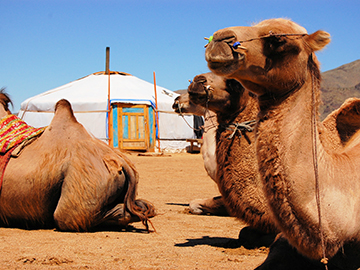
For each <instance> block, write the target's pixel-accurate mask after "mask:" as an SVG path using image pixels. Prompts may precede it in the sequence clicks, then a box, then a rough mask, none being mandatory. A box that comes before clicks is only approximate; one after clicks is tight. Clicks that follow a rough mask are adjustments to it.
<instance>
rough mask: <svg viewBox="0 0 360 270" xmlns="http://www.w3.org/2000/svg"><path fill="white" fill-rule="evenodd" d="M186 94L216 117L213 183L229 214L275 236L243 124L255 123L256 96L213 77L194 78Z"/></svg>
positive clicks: (247, 130)
mask: <svg viewBox="0 0 360 270" xmlns="http://www.w3.org/2000/svg"><path fill="white" fill-rule="evenodd" d="M188 93H189V97H190V100H191V101H192V102H193V103H195V104H198V105H200V106H203V107H204V108H206V107H207V108H209V110H212V111H214V112H215V113H216V116H217V121H218V128H217V132H216V159H217V166H218V167H217V174H216V182H217V184H218V187H219V190H220V192H221V195H222V197H223V200H224V203H225V205H226V206H227V209H228V211H229V212H230V214H231V215H232V216H235V217H237V218H239V219H241V220H244V221H245V222H246V223H247V224H249V225H250V226H251V227H252V228H255V229H257V230H259V231H261V232H264V233H275V232H277V229H276V227H275V223H274V221H273V219H272V217H271V212H270V211H269V209H268V207H267V204H266V199H265V196H264V192H263V190H262V188H261V186H262V182H261V179H260V175H259V173H258V166H257V161H256V156H255V146H254V141H255V140H254V136H255V135H254V132H251V130H252V127H251V124H247V126H246V124H244V123H246V122H247V121H254V120H255V119H256V115H257V112H258V111H259V108H258V102H257V99H256V97H255V95H253V94H250V93H249V92H248V91H247V90H245V89H244V88H243V87H242V85H241V84H240V83H239V82H237V81H235V80H227V79H225V78H223V77H220V76H217V75H215V74H213V73H205V74H201V75H198V76H196V77H195V78H194V80H193V82H192V83H191V84H190V86H189V87H188ZM241 124H242V126H241ZM254 124H255V123H254ZM236 125H238V127H236Z"/></svg>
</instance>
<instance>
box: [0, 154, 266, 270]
mask: <svg viewBox="0 0 360 270" xmlns="http://www.w3.org/2000/svg"><path fill="white" fill-rule="evenodd" d="M129 158H130V159H131V160H132V161H133V162H134V163H135V165H136V167H137V169H138V171H139V173H140V183H139V188H138V198H144V199H147V200H149V201H151V202H152V203H153V204H154V205H155V206H156V208H157V211H158V213H159V215H158V216H156V217H155V218H153V219H152V223H153V225H154V227H155V229H156V232H155V233H146V232H145V231H144V226H143V225H142V224H141V223H134V224H132V226H131V227H130V228H129V229H128V230H127V231H125V230H123V231H99V232H94V233H65V232H59V231H56V230H20V229H8V228H0V269H60V268H61V269H139V270H140V269H184V270H185V269H242V270H250V269H254V268H255V267H256V266H258V265H259V264H261V263H262V262H263V261H264V259H265V257H266V255H267V252H268V249H266V248H260V249H253V250H248V249H245V248H244V247H236V248H235V247H234V245H232V244H231V243H233V242H234V241H235V239H237V238H238V234H239V231H240V229H241V228H243V227H244V226H245V224H243V223H241V222H240V221H238V220H236V219H235V218H232V217H217V216H195V215H191V214H189V212H188V204H189V202H190V201H191V200H192V199H197V198H209V197H213V196H216V195H219V191H218V190H217V187H216V185H215V183H214V182H213V181H212V180H211V179H210V178H209V177H208V176H207V174H206V171H205V169H204V166H203V161H202V157H201V155H200V154H189V153H182V154H169V155H163V156H138V155H137V154H136V153H131V154H129Z"/></svg>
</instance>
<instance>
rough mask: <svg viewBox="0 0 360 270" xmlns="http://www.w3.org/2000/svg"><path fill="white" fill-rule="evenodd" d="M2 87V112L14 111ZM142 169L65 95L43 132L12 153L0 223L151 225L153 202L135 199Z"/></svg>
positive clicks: (86, 227) (78, 227) (67, 227)
mask: <svg viewBox="0 0 360 270" xmlns="http://www.w3.org/2000/svg"><path fill="white" fill-rule="evenodd" d="M9 101H10V99H9V98H8V96H7V95H6V94H4V93H3V92H1V93H0V103H1V104H2V105H3V106H0V113H2V115H0V118H2V117H4V116H6V115H7V114H10V111H9V110H8V103H9ZM137 184H138V173H137V172H136V170H135V167H134V165H133V164H132V163H131V162H130V161H129V160H128V158H126V157H125V156H124V155H123V154H122V153H120V151H115V150H113V149H112V148H110V147H109V146H108V145H106V144H105V143H103V142H101V141H100V140H98V139H95V138H93V137H92V136H91V135H90V134H89V133H88V132H87V131H86V130H85V128H84V127H83V126H82V125H81V124H79V123H78V122H77V121H76V118H75V117H74V114H73V111H72V109H71V105H70V103H69V102H68V101H66V100H61V101H59V102H58V103H57V104H56V107H55V115H54V118H53V120H52V122H51V124H50V125H49V126H48V127H47V128H46V130H45V131H44V133H43V134H42V135H41V136H40V137H39V138H37V139H36V140H35V141H33V142H32V143H31V144H29V145H27V146H26V147H25V148H24V149H23V150H22V152H21V154H20V155H19V156H17V157H13V158H11V159H10V161H9V163H8V165H7V167H6V170H5V175H4V181H3V186H2V189H1V193H0V225H1V226H6V227H20V228H49V227H54V226H56V228H58V229H59V230H62V231H90V230H94V229H96V228H97V227H98V226H102V225H114V226H118V227H119V226H126V225H128V224H129V223H131V222H137V221H142V222H143V224H144V225H145V226H146V227H148V225H147V222H148V220H149V218H151V217H153V216H154V215H155V209H154V207H153V205H152V204H151V203H149V202H147V201H144V200H136V199H135V197H136V189H137Z"/></svg>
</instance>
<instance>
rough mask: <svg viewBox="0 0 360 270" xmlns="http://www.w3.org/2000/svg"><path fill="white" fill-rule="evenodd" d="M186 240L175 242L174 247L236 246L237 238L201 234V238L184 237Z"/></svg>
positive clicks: (237, 245)
mask: <svg viewBox="0 0 360 270" xmlns="http://www.w3.org/2000/svg"><path fill="white" fill-rule="evenodd" d="M186 240H187V242H184V243H177V244H175V246H176V247H195V246H212V247H222V248H238V247H240V246H241V245H240V246H239V243H238V242H239V241H238V239H232V238H226V237H210V236H203V237H201V238H193V239H186Z"/></svg>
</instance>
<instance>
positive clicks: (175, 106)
mask: <svg viewBox="0 0 360 270" xmlns="http://www.w3.org/2000/svg"><path fill="white" fill-rule="evenodd" d="M181 107H182V104H181V103H180V101H179V97H177V98H175V100H174V103H173V105H172V109H173V110H174V111H175V112H176V113H180V109H181Z"/></svg>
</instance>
